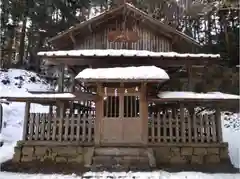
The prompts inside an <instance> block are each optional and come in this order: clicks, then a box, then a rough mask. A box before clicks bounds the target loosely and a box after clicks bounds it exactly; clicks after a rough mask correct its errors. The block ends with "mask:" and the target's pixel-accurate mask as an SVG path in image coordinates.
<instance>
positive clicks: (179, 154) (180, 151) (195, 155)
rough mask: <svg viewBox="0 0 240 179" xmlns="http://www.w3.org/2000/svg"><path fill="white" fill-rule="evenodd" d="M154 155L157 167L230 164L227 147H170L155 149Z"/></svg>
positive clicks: (224, 144) (217, 145)
mask: <svg viewBox="0 0 240 179" xmlns="http://www.w3.org/2000/svg"><path fill="white" fill-rule="evenodd" d="M154 154H155V158H156V163H157V165H158V166H161V165H162V164H196V165H205V164H220V163H230V158H229V155H228V145H227V144H226V143H223V144H216V145H212V144H209V145H207V144H204V145H196V144H194V145H193V146H190V145H188V146H187V145H185V146H184V145H182V146H181V145H176V146H174V145H171V146H162V147H155V148H154Z"/></svg>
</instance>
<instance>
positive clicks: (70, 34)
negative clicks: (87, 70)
mask: <svg viewBox="0 0 240 179" xmlns="http://www.w3.org/2000/svg"><path fill="white" fill-rule="evenodd" d="M69 37H70V39H71V40H72V43H73V47H74V49H75V48H76V45H77V43H76V39H75V37H74V36H73V32H70V33H69Z"/></svg>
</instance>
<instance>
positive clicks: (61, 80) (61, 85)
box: [58, 64, 64, 92]
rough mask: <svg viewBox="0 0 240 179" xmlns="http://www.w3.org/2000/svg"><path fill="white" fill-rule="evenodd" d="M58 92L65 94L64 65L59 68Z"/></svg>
mask: <svg viewBox="0 0 240 179" xmlns="http://www.w3.org/2000/svg"><path fill="white" fill-rule="evenodd" d="M58 92H64V64H60V66H59V78H58Z"/></svg>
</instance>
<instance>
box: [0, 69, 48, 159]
mask: <svg viewBox="0 0 240 179" xmlns="http://www.w3.org/2000/svg"><path fill="white" fill-rule="evenodd" d="M48 89H50V85H48V84H47V83H46V82H45V81H44V80H42V79H41V78H40V77H39V76H38V75H37V74H36V73H33V72H29V71H25V70H19V69H9V70H7V71H5V70H0V97H2V96H6V95H18V96H24V95H28V94H29V93H28V92H27V91H28V90H31V91H34V90H38V91H39V90H40V91H47V90H48ZM1 104H2V106H3V128H2V131H1V133H0V141H3V142H4V145H3V146H2V147H0V163H2V162H4V161H7V160H9V159H11V158H12V156H13V154H14V146H15V145H16V142H17V141H18V140H21V138H22V130H23V119H24V110H25V103H17V102H12V103H9V104H5V103H1ZM48 110H49V108H48V106H42V105H39V104H31V108H30V111H31V112H39V113H46V112H48Z"/></svg>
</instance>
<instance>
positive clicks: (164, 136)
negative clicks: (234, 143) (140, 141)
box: [148, 111, 222, 143]
mask: <svg viewBox="0 0 240 179" xmlns="http://www.w3.org/2000/svg"><path fill="white" fill-rule="evenodd" d="M220 122H221V121H220V120H219V119H218V117H217V116H216V114H200V115H196V114H194V115H192V116H190V115H186V114H184V113H182V114H181V112H180V115H173V114H172V112H171V111H168V112H167V113H163V114H160V113H158V114H153V115H152V117H151V119H150V123H149V126H148V140H149V143H163V142H170V143H180V142H181V143H217V142H222V133H221V126H219V124H220Z"/></svg>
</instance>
